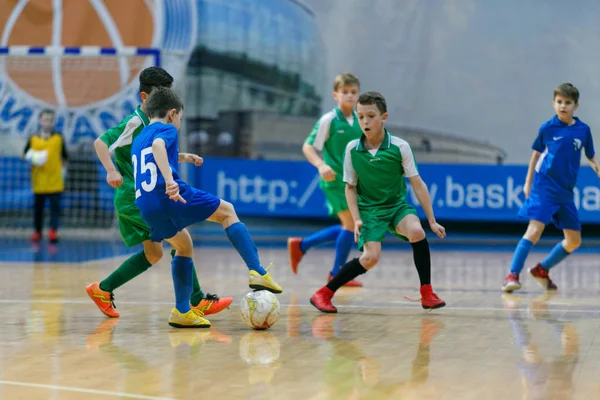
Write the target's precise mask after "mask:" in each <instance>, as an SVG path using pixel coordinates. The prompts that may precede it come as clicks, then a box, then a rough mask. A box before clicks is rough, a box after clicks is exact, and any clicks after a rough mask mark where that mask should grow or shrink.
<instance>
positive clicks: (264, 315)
mask: <svg viewBox="0 0 600 400" xmlns="http://www.w3.org/2000/svg"><path fill="white" fill-rule="evenodd" d="M240 314H241V315H242V319H243V320H244V321H245V322H246V323H247V324H248V326H249V327H251V328H254V329H259V330H261V329H269V328H270V327H272V326H273V325H275V322H277V320H278V319H279V300H277V297H275V295H274V294H273V293H271V292H269V291H266V290H258V291H255V292H250V293H248V294H247V295H245V296H244V298H243V299H242V301H241V303H240Z"/></svg>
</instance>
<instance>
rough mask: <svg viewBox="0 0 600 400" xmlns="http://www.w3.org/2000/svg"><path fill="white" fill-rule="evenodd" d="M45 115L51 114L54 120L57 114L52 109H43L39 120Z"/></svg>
mask: <svg viewBox="0 0 600 400" xmlns="http://www.w3.org/2000/svg"><path fill="white" fill-rule="evenodd" d="M44 114H50V115H52V118H54V116H55V114H56V113H55V112H54V110H53V109H51V108H44V109H42V111H40V115H38V118H42V115H44Z"/></svg>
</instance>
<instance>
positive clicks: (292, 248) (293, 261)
mask: <svg viewBox="0 0 600 400" xmlns="http://www.w3.org/2000/svg"><path fill="white" fill-rule="evenodd" d="M300 243H302V238H299V237H291V238H288V242H287V244H288V253H289V254H290V266H291V267H292V272H293V273H294V275H296V274H297V273H298V264H300V261H301V260H302V257H304V253H303V252H302V250H301V249H300Z"/></svg>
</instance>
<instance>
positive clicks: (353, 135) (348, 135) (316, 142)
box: [305, 107, 362, 187]
mask: <svg viewBox="0 0 600 400" xmlns="http://www.w3.org/2000/svg"><path fill="white" fill-rule="evenodd" d="M352 117H353V120H352V124H350V122H348V120H347V119H346V117H344V114H342V112H341V111H340V109H339V108H337V107H336V108H334V109H333V110H331V111H329V112H328V113H327V114H325V115H323V116H322V117H321V118H319V120H318V121H317V123H316V124H315V126H314V128H313V130H312V132H311V133H310V135H308V138H306V141H305V143H307V144H310V145H311V146H313V147H314V148H315V149H317V150H319V151H322V152H323V161H325V164H327V165H329V166H330V167H331V169H332V170H333V172H335V173H336V179H335V180H334V181H331V182H325V181H323V180H321V187H334V186H340V187H343V186H344V182H343V179H342V176H343V173H344V150H345V149H346V146H347V145H348V143H350V142H351V141H352V140H354V139H358V138H359V137H360V136H361V135H362V131H361V129H360V125H359V124H358V116H357V115H356V112H354V111H353V112H352Z"/></svg>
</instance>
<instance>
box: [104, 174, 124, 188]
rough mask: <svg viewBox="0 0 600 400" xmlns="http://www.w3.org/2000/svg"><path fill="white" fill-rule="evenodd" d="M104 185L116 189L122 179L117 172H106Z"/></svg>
mask: <svg viewBox="0 0 600 400" xmlns="http://www.w3.org/2000/svg"><path fill="white" fill-rule="evenodd" d="M106 183H108V184H109V185H110V186H112V187H114V188H115V189H116V188H118V187H119V186H121V185H122V184H123V177H122V176H121V174H120V173H119V171H117V170H114V171H108V172H107V173H106Z"/></svg>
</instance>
